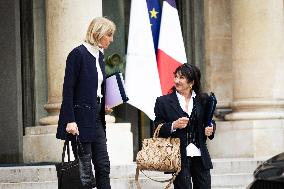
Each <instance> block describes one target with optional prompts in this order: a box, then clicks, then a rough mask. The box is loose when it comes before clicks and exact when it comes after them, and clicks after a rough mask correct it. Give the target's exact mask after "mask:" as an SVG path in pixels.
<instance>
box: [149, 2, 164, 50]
mask: <svg viewBox="0 0 284 189" xmlns="http://www.w3.org/2000/svg"><path fill="white" fill-rule="evenodd" d="M146 1H147V7H148V14H149V19H150V23H151V29H152V36H153V42H154V47H155V52H157V48H158V40H159V32H160V23H161V15H162V9H161V4H160V0H146Z"/></svg>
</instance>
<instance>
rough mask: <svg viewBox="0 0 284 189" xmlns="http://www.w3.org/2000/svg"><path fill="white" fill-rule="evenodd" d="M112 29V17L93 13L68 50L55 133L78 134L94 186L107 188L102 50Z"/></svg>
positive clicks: (70, 136) (59, 135) (71, 137)
mask: <svg viewBox="0 0 284 189" xmlns="http://www.w3.org/2000/svg"><path fill="white" fill-rule="evenodd" d="M115 30H116V27H115V24H114V23H113V22H112V21H110V20H109V19H107V18H104V17H97V18H95V19H93V20H92V21H91V23H90V25H89V27H88V30H87V34H86V38H85V40H84V42H83V44H82V45H80V46H78V47H75V48H74V49H73V50H72V51H71V52H70V53H69V55H68V57H67V60H66V69H65V77H64V84H63V94H62V97H63V100H62V105H61V109H60V115H59V121H58V129H57V134H56V137H57V138H58V139H62V140H65V139H68V140H71V141H75V135H78V137H79V139H80V141H81V143H82V147H83V153H84V154H91V159H92V163H93V165H94V168H95V176H96V183H97V188H98V189H110V188H111V186H110V179H109V173H110V162H109V156H108V152H107V146H106V134H105V113H107V112H109V111H111V110H110V109H108V108H106V107H105V103H104V95H105V85H104V81H105V77H106V74H105V64H104V61H103V60H104V55H103V50H104V49H107V48H108V46H109V45H110V43H111V42H112V41H113V35H114V32H115ZM73 145H74V142H73ZM73 151H75V148H73ZM74 154H75V157H76V154H77V153H74ZM79 155H80V153H79ZM91 159H90V164H91Z"/></svg>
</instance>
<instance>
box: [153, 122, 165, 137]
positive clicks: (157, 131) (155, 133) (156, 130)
mask: <svg viewBox="0 0 284 189" xmlns="http://www.w3.org/2000/svg"><path fill="white" fill-rule="evenodd" d="M162 126H163V123H160V124H159V125H158V126H157V128H156V129H155V132H154V135H153V138H158V137H159V134H160V129H161V127H162Z"/></svg>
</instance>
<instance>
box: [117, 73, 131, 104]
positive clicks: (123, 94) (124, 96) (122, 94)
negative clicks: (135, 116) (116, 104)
mask: <svg viewBox="0 0 284 189" xmlns="http://www.w3.org/2000/svg"><path fill="white" fill-rule="evenodd" d="M115 77H116V81H117V85H118V88H119V92H120V96H121V98H122V100H123V102H127V101H128V97H127V96H126V93H125V90H124V87H123V83H122V80H121V76H120V73H116V74H115Z"/></svg>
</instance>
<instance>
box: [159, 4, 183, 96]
mask: <svg viewBox="0 0 284 189" xmlns="http://www.w3.org/2000/svg"><path fill="white" fill-rule="evenodd" d="M186 62H187V58H186V53H185V48H184V43H183V37H182V32H181V26H180V21H179V16H178V11H177V8H176V3H175V0H166V1H164V2H163V9H162V17H161V25H160V35H159V42H158V50H157V64H158V71H159V78H160V83H161V88H162V93H163V95H165V94H167V93H168V92H169V90H170V89H171V88H172V86H173V85H174V76H173V72H174V71H175V69H176V68H177V67H178V66H180V65H181V64H183V63H186Z"/></svg>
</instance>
